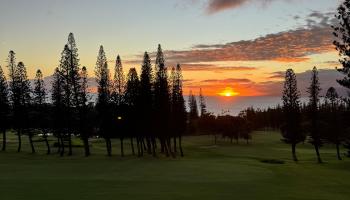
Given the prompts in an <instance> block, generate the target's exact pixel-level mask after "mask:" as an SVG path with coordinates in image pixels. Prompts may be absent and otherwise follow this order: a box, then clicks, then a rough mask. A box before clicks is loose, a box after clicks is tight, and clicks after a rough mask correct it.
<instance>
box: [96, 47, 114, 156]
mask: <svg viewBox="0 0 350 200" xmlns="http://www.w3.org/2000/svg"><path fill="white" fill-rule="evenodd" d="M95 77H96V82H97V84H98V87H97V90H98V98H97V104H96V107H97V111H98V115H99V119H100V121H99V131H100V135H102V136H103V137H104V139H105V141H106V149H107V155H108V156H112V143H111V135H110V134H111V133H110V123H109V121H110V120H111V118H112V116H111V114H112V113H111V111H110V96H111V95H110V92H111V83H110V75H109V70H108V65H107V58H106V55H105V52H104V50H103V46H102V45H101V46H100V50H99V53H98V56H97V61H96V67H95Z"/></svg>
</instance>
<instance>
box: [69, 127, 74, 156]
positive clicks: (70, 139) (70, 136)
mask: <svg viewBox="0 0 350 200" xmlns="http://www.w3.org/2000/svg"><path fill="white" fill-rule="evenodd" d="M68 148H69V149H68V155H69V156H71V155H73V149H72V134H71V133H68Z"/></svg>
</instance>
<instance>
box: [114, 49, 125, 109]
mask: <svg viewBox="0 0 350 200" xmlns="http://www.w3.org/2000/svg"><path fill="white" fill-rule="evenodd" d="M124 90H125V76H124V71H123V65H122V61H121V58H120V56H119V55H118V56H117V59H116V62H115V67H114V78H113V91H112V99H113V101H114V103H115V104H116V105H117V106H119V105H121V104H122V103H123V98H124V92H125V91H124Z"/></svg>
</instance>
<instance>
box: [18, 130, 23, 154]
mask: <svg viewBox="0 0 350 200" xmlns="http://www.w3.org/2000/svg"><path fill="white" fill-rule="evenodd" d="M17 137H18V148H17V152H21V148H22V138H21V130H20V129H18V130H17Z"/></svg>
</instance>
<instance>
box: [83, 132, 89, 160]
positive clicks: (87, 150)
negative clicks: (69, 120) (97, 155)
mask: <svg viewBox="0 0 350 200" xmlns="http://www.w3.org/2000/svg"><path fill="white" fill-rule="evenodd" d="M83 142H84V150H85V156H86V157H88V156H90V146H89V138H88V137H86V136H83Z"/></svg>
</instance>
